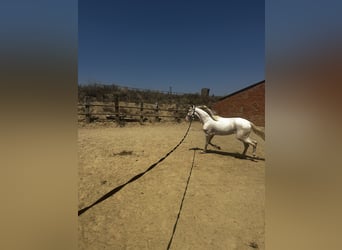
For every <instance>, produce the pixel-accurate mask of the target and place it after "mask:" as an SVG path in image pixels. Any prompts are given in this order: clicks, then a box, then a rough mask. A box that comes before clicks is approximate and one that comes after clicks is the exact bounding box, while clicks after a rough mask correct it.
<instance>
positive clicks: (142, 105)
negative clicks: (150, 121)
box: [140, 102, 144, 124]
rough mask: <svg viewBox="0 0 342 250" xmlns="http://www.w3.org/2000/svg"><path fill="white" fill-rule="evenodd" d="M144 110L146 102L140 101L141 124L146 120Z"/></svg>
mask: <svg viewBox="0 0 342 250" xmlns="http://www.w3.org/2000/svg"><path fill="white" fill-rule="evenodd" d="M143 111H144V102H141V103H140V124H142V123H143V122H144V116H143Z"/></svg>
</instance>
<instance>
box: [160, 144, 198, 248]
mask: <svg viewBox="0 0 342 250" xmlns="http://www.w3.org/2000/svg"><path fill="white" fill-rule="evenodd" d="M193 150H194V155H193V158H192V165H191V169H190V173H189V177H188V180H187V182H186V186H185V190H184V194H183V198H182V201H181V204H180V207H179V211H178V215H177V219H176V222H175V225H174V226H173V230H172V235H171V238H170V241H169V244H168V245H167V248H166V249H167V250H169V249H170V247H171V244H172V240H173V236H174V235H175V232H176V228H177V224H178V220H179V217H180V214H181V212H182V208H183V202H184V198H185V195H186V192H187V190H188V186H189V182H190V178H191V173H192V169H193V167H194V163H195V154H196V150H197V149H196V148H195V149H193Z"/></svg>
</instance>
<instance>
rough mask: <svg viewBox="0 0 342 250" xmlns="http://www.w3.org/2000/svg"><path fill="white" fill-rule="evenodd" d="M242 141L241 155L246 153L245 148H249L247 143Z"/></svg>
mask: <svg viewBox="0 0 342 250" xmlns="http://www.w3.org/2000/svg"><path fill="white" fill-rule="evenodd" d="M242 143H243V146H244V149H243V152H242V155H243V156H245V155H246V152H247V149H248V148H249V144H248V143H246V142H244V141H243V142H242Z"/></svg>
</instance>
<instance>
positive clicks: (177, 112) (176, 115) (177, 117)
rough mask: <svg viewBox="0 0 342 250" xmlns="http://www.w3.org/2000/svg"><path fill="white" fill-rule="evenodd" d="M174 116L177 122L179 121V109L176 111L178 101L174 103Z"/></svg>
mask: <svg viewBox="0 0 342 250" xmlns="http://www.w3.org/2000/svg"><path fill="white" fill-rule="evenodd" d="M175 118H176V121H177V122H180V118H179V111H178V103H176V111H175Z"/></svg>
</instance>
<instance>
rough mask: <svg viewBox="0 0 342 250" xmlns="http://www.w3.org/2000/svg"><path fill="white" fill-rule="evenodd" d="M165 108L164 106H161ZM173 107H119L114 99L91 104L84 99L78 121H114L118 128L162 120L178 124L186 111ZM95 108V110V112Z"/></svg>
mask: <svg viewBox="0 0 342 250" xmlns="http://www.w3.org/2000/svg"><path fill="white" fill-rule="evenodd" d="M163 106H165V105H163ZM173 106H174V107H171V108H170V107H169V108H160V106H159V105H158V103H156V104H145V103H143V102H141V103H139V104H138V105H134V106H132V105H131V106H127V105H122V104H121V105H120V102H119V99H118V98H116V99H115V100H114V102H112V103H101V104H98V103H92V102H90V99H89V98H85V101H84V103H79V104H78V116H79V121H85V122H86V123H90V122H93V121H101V120H102V121H104V120H106V121H108V120H111V121H114V122H116V123H117V124H119V125H120V126H123V125H124V124H125V123H126V122H139V123H140V124H142V123H144V122H146V121H153V122H160V121H162V120H169V121H170V120H171V121H177V122H180V121H181V120H182V119H184V117H185V115H186V113H187V109H186V108H184V107H181V106H180V105H178V104H175V105H173ZM96 108H97V110H95V109H96Z"/></svg>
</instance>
